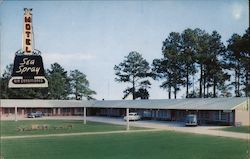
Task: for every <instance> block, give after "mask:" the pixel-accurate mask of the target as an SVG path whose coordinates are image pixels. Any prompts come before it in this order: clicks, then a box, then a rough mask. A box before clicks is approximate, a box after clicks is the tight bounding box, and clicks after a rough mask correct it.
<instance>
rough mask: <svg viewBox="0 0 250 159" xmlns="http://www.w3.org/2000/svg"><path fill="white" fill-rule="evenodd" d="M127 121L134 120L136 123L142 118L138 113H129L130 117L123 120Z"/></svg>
mask: <svg viewBox="0 0 250 159" xmlns="http://www.w3.org/2000/svg"><path fill="white" fill-rule="evenodd" d="M123 119H124V120H125V121H127V119H128V120H129V121H130V120H133V121H136V120H140V119H141V116H140V115H138V114H137V113H129V114H128V117H127V116H125V117H124V118H123Z"/></svg>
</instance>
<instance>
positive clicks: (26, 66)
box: [16, 58, 40, 75]
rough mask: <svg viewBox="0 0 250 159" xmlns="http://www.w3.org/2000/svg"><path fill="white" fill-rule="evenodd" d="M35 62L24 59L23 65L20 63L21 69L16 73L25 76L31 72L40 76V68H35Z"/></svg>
mask: <svg viewBox="0 0 250 159" xmlns="http://www.w3.org/2000/svg"><path fill="white" fill-rule="evenodd" d="M35 62H36V61H35V60H34V59H32V60H31V59H29V58H23V61H22V63H20V66H19V67H18V68H19V69H18V70H17V71H16V73H20V74H23V73H25V72H31V73H36V75H38V73H39V71H40V67H35V66H34V65H35Z"/></svg>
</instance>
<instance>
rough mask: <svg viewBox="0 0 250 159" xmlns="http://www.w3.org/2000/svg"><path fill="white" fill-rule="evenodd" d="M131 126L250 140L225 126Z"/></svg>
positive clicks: (112, 120)
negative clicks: (229, 130)
mask: <svg viewBox="0 0 250 159" xmlns="http://www.w3.org/2000/svg"><path fill="white" fill-rule="evenodd" d="M87 120H89V121H96V122H104V123H111V124H119V125H126V122H125V121H124V120H123V119H122V118H108V117H87ZM130 125H131V126H137V127H146V128H155V129H162V130H170V131H177V132H183V133H194V134H205V135H212V136H221V137H231V138H238V139H244V140H250V134H248V133H236V132H228V131H222V130H220V129H221V128H224V127H223V126H197V127H185V126H184V123H181V122H167V121H153V120H148V121H147V120H144V121H135V122H130Z"/></svg>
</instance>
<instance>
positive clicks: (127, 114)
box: [126, 108, 129, 131]
mask: <svg viewBox="0 0 250 159" xmlns="http://www.w3.org/2000/svg"><path fill="white" fill-rule="evenodd" d="M126 116H127V131H129V117H128V116H129V108H126Z"/></svg>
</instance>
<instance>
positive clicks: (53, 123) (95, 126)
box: [1, 120, 143, 136]
mask: <svg viewBox="0 0 250 159" xmlns="http://www.w3.org/2000/svg"><path fill="white" fill-rule="evenodd" d="M32 125H38V126H42V125H47V126H48V129H47V130H41V129H38V130H34V129H33V130H31V127H32ZM69 125H71V126H72V128H70V127H68V126H69ZM19 127H20V128H24V131H18V128H19ZM131 129H132V130H134V129H143V128H136V127H131ZM116 130H126V126H122V125H112V124H104V123H97V122H89V121H88V122H87V124H86V125H84V124H83V121H80V120H25V121H24V120H23V121H17V122H15V121H1V136H19V135H40V134H60V133H76V132H100V131H116Z"/></svg>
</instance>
